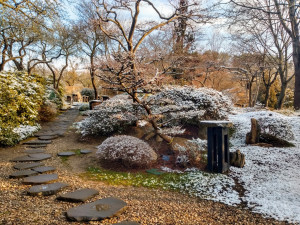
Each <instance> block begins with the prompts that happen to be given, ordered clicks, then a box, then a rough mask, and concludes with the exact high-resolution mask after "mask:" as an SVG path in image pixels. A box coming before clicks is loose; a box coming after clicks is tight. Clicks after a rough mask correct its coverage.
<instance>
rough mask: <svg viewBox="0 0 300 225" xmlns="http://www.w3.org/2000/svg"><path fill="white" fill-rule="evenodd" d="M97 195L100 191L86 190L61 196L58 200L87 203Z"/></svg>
mask: <svg viewBox="0 0 300 225" xmlns="http://www.w3.org/2000/svg"><path fill="white" fill-rule="evenodd" d="M97 194H99V191H97V190H95V189H90V188H85V189H80V190H77V191H74V192H70V193H66V194H63V195H60V196H59V197H58V198H57V199H58V200H63V201H70V202H85V201H86V200H88V199H90V198H92V197H94V196H96V195H97Z"/></svg>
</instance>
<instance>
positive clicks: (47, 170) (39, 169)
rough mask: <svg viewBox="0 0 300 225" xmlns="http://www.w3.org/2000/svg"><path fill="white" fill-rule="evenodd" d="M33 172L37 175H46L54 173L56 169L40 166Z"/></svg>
mask: <svg viewBox="0 0 300 225" xmlns="http://www.w3.org/2000/svg"><path fill="white" fill-rule="evenodd" d="M32 170H33V171H35V172H37V173H46V172H53V171H55V170H56V169H55V168H54V167H52V166H39V167H35V168H33V169H32Z"/></svg>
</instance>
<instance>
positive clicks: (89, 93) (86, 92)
mask: <svg viewBox="0 0 300 225" xmlns="http://www.w3.org/2000/svg"><path fill="white" fill-rule="evenodd" d="M80 94H81V95H82V96H84V95H85V96H89V100H93V99H95V93H94V90H93V89H90V88H83V89H82V91H81V92H80Z"/></svg>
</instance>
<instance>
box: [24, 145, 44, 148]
mask: <svg viewBox="0 0 300 225" xmlns="http://www.w3.org/2000/svg"><path fill="white" fill-rule="evenodd" d="M26 147H28V148H46V147H47V145H26Z"/></svg>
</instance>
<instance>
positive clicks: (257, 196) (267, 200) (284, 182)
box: [228, 112, 300, 223]
mask: <svg viewBox="0 0 300 225" xmlns="http://www.w3.org/2000/svg"><path fill="white" fill-rule="evenodd" d="M270 113H271V112H270ZM250 115H256V116H257V115H260V112H251V113H246V115H245V114H237V115H231V116H230V120H231V121H233V123H234V124H235V126H236V128H237V132H236V135H235V136H234V137H233V139H232V140H231V143H233V146H234V147H233V148H232V149H231V150H235V149H237V148H238V149H240V150H241V152H242V153H244V154H245V158H246V165H245V167H244V168H242V169H240V168H235V167H231V171H232V172H231V173H230V176H231V177H235V178H237V179H238V181H239V183H241V184H243V187H244V189H245V196H244V197H243V200H244V201H245V202H247V204H248V207H249V208H251V209H252V210H253V211H254V212H258V213H262V214H263V215H266V216H270V217H273V218H275V219H278V220H287V221H289V222H293V223H300V213H299V212H300V179H299V171H300V117H299V116H298V117H296V116H292V117H287V116H284V115H281V114H273V116H275V117H276V118H279V119H280V120H284V123H286V121H288V122H289V123H290V125H291V130H292V132H293V135H294V136H295V139H294V140H293V141H292V142H293V143H294V144H295V145H296V147H294V148H263V147H258V146H245V144H244V141H245V135H246V133H247V132H249V131H250V126H251V125H250V117H249V116H250ZM290 141H291V140H290ZM228 197H230V196H228Z"/></svg>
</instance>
